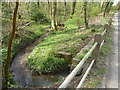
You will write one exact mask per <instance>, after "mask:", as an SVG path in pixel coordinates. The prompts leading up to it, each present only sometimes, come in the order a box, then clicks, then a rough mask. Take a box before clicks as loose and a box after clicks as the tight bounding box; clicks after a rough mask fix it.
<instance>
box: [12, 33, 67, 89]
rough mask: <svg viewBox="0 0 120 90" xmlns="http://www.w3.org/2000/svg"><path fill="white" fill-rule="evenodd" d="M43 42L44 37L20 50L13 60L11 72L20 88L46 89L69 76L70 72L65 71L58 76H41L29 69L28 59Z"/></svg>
mask: <svg viewBox="0 0 120 90" xmlns="http://www.w3.org/2000/svg"><path fill="white" fill-rule="evenodd" d="M48 34H49V33H46V34H43V36H47V35H48ZM41 40H42V37H40V38H38V39H36V40H35V42H33V43H31V44H29V45H28V46H27V47H25V48H23V49H22V50H20V51H19V52H18V53H17V54H16V55H15V57H14V58H13V60H12V63H11V68H10V70H11V72H12V74H13V79H14V81H15V83H16V85H17V86H18V87H46V86H49V85H52V84H54V83H55V82H57V81H60V80H61V79H62V78H64V77H66V76H67V75H68V74H69V70H64V72H60V73H57V74H46V75H40V74H37V73H33V71H32V70H30V69H28V67H27V66H26V63H27V57H28V56H29V54H30V53H31V52H32V50H33V49H34V47H35V46H36V45H38V44H39V43H40V42H41Z"/></svg>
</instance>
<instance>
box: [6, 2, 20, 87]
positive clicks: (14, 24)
mask: <svg viewBox="0 0 120 90" xmlns="http://www.w3.org/2000/svg"><path fill="white" fill-rule="evenodd" d="M18 5H19V2H16V6H15V9H14V13H13V24H12V25H13V29H12V32H11V35H10V38H9V42H8V51H7V59H6V62H5V68H4V71H5V74H4V75H5V83H6V87H7V81H8V73H9V66H10V62H11V47H12V41H13V38H14V35H15V31H16V18H17V11H18Z"/></svg>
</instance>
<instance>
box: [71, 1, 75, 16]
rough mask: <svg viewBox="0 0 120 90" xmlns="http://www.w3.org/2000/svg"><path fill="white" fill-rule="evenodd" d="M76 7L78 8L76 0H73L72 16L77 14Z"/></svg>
mask: <svg viewBox="0 0 120 90" xmlns="http://www.w3.org/2000/svg"><path fill="white" fill-rule="evenodd" d="M75 6H76V0H73V3H72V8H71V15H74V13H75Z"/></svg>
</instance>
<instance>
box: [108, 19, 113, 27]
mask: <svg viewBox="0 0 120 90" xmlns="http://www.w3.org/2000/svg"><path fill="white" fill-rule="evenodd" d="M108 24H109V26H111V24H112V18H110V20H109V22H108Z"/></svg>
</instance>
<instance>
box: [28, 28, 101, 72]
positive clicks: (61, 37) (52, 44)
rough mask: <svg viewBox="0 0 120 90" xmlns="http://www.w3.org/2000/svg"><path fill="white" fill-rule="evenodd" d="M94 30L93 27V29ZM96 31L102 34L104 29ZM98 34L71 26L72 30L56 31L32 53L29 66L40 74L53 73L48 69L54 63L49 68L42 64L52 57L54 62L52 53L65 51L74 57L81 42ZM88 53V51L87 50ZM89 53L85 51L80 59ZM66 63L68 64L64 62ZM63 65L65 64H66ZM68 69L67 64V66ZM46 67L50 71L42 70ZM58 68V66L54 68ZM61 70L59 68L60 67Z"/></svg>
mask: <svg viewBox="0 0 120 90" xmlns="http://www.w3.org/2000/svg"><path fill="white" fill-rule="evenodd" d="M92 28H93V27H92ZM94 29H96V30H98V31H97V32H102V31H103V29H101V27H99V28H98V27H95V28H94ZM95 33H96V32H91V28H90V29H84V30H78V29H77V28H75V27H74V26H73V27H72V26H71V29H68V28H67V29H66V30H62V31H56V32H53V33H52V34H50V35H49V36H47V37H45V38H44V39H43V40H42V42H40V43H39V44H38V45H37V46H36V48H35V49H34V50H33V52H31V54H30V55H29V57H28V66H29V67H30V68H31V69H33V70H35V71H38V72H40V73H41V72H46V73H49V72H53V71H54V70H53V71H52V70H48V68H51V67H52V65H51V64H52V63H51V62H50V63H49V65H50V66H51V67H47V65H45V64H44V65H43V64H41V63H43V62H46V61H48V56H49V55H52V58H51V59H52V60H53V61H54V58H55V57H54V54H53V53H52V52H57V51H63V52H68V53H71V55H72V56H73V57H74V56H75V55H76V54H77V53H78V52H79V47H80V42H83V43H84V41H85V40H86V39H87V38H88V37H92V36H94V34H95ZM87 51H88V50H87ZM87 51H85V50H83V52H84V54H83V55H82V56H80V57H79V58H81V59H82V58H83V57H84V56H85V54H86V53H87ZM64 63H66V62H64ZM64 63H63V64H64ZM65 65H66V67H67V64H65ZM43 66H44V67H46V69H47V70H48V71H47V70H45V71H44V70H42V69H41V68H42V67H43ZM54 67H56V66H54ZM58 68H59V67H58Z"/></svg>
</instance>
